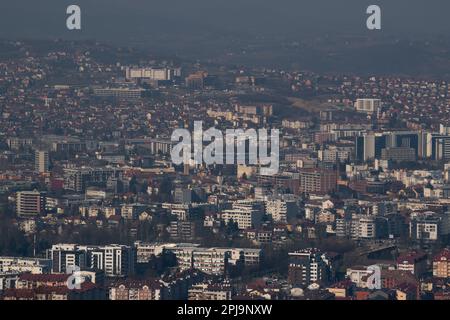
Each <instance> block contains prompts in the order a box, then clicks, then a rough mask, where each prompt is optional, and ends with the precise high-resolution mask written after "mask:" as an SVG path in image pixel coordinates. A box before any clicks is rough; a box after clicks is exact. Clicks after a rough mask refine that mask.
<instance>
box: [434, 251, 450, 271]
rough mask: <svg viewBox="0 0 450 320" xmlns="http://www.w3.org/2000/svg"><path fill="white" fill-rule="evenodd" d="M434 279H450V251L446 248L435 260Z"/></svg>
mask: <svg viewBox="0 0 450 320" xmlns="http://www.w3.org/2000/svg"><path fill="white" fill-rule="evenodd" d="M433 277H436V278H449V277H450V249H448V248H445V249H444V250H442V251H441V252H440V253H439V254H438V255H436V256H435V257H434V259H433Z"/></svg>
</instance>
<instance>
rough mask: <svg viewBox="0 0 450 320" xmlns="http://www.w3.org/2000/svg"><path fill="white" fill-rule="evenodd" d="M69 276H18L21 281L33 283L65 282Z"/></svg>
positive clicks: (25, 274)
mask: <svg viewBox="0 0 450 320" xmlns="http://www.w3.org/2000/svg"><path fill="white" fill-rule="evenodd" d="M69 277H70V274H31V273H23V274H21V275H19V280H21V281H34V282H66V281H67V279H68V278H69Z"/></svg>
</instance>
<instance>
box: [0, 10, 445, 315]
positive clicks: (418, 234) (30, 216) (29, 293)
mask: <svg viewBox="0 0 450 320" xmlns="http://www.w3.org/2000/svg"><path fill="white" fill-rule="evenodd" d="M363 13H364V12H363ZM363 27H365V25H364V24H363ZM268 38H270V37H269V36H268ZM449 40H450V39H449V38H448V30H447V37H446V38H445V37H442V38H438V39H436V38H432V37H430V38H426V39H424V38H420V39H416V40H414V41H410V42H408V41H407V40H404V39H403V38H398V39H397V38H395V37H394V36H387V37H386V38H381V37H378V36H373V37H372V36H368V37H367V38H364V39H363V40H361V39H360V37H358V36H354V37H353V36H349V35H345V36H334V37H333V39H330V40H329V41H330V43H331V42H332V43H333V45H330V44H327V43H325V42H324V39H323V38H322V37H311V38H308V39H306V38H305V40H302V41H291V40H286V39H283V38H278V37H273V38H270V39H266V40H264V41H267V42H264V41H262V40H261V39H260V38H258V39H256V40H255V39H254V41H253V42H248V43H247V44H244V43H242V42H240V41H239V44H238V45H236V46H235V47H229V46H228V45H227V49H226V50H224V51H223V52H222V53H221V54H220V55H215V54H210V58H205V56H204V55H207V54H209V53H206V52H204V53H203V55H202V56H201V58H200V55H199V58H198V59H193V58H192V55H193V53H192V51H190V52H189V53H186V56H183V54H182V53H181V54H180V52H181V51H180V52H178V51H177V52H176V53H175V52H174V53H173V54H166V53H161V52H158V53H154V51H152V50H150V49H148V48H146V47H142V46H132V45H130V46H125V45H120V44H115V43H110V42H107V41H104V42H103V41H94V40H85V39H83V40H76V41H75V40H67V39H63V38H57V39H56V38H55V39H25V38H23V39H22V38H21V39H19V40H17V39H6V38H5V39H1V40H0V300H178V301H186V300H188V301H192V300H201V301H205V300H221V301H248V300H250V301H266V302H267V301H274V300H291V301H292V300H296V301H300V300H450V83H449V81H450V59H449V57H450V41H449ZM225 41H229V40H224V43H225ZM263 43H264V44H263ZM275 43H278V45H275ZM330 46H334V48H333V49H330ZM275 47H278V48H279V50H275V49H274V48H275ZM381 47H382V48H387V49H383V50H386V51H383V52H384V53H385V54H386V56H390V58H389V59H388V58H386V60H388V62H387V63H388V64H393V65H394V64H395V65H396V66H395V67H392V70H394V71H392V72H386V70H385V69H383V70H382V71H380V72H373V68H375V69H376V66H375V67H373V66H372V67H371V68H367V67H366V65H365V66H361V70H360V72H358V71H357V70H356V69H358V65H359V64H361V65H363V64H364V63H365V62H364V59H363V58H361V57H363V56H364V53H365V52H367V51H368V50H371V49H372V48H381ZM419 47H420V48H425V49H423V50H426V51H423V52H426V56H427V58H426V59H425V58H424V59H423V60H420V59H419V60H417V59H418V58H417V57H415V52H416V51H415V50H416V48H419ZM312 48H314V49H312ZM349 48H351V49H350V51H354V52H355V57H358V58H354V59H350V60H352V61H347V56H346V54H344V52H348V51H346V50H349ZM166 49H167V48H166ZM205 50H206V49H205ZM308 50H313V51H311V52H315V53H316V54H317V59H322V58H323V59H329V60H327V61H328V63H329V64H333V63H334V62H336V61H340V62H339V63H338V62H336V63H335V64H334V67H330V70H329V71H326V70H323V68H322V69H319V68H315V67H311V66H310V65H308V63H307V61H308V59H312V58H311V57H308V58H305V56H303V54H304V52H310V51H308ZM391 50H392V56H391ZM417 50H419V49H417ZM405 52H411V53H410V55H408V54H406V55H405ZM423 52H422V53H423ZM266 55H267V60H265V59H264V58H263V57H264V56H266ZM297 55H298V56H299V61H301V62H299V63H293V62H292V61H291V60H292V59H293V60H295V59H296V58H295V57H296V56H297ZM301 55H302V56H301ZM281 56H284V57H285V59H286V60H283V61H279V62H280V63H279V64H278V65H277V64H276V63H275V64H274V61H275V60H279V59H281V58H280V57H281ZM300 56H301V57H300ZM252 57H258V58H254V59H253V58H252ZM344 57H345V58H344ZM408 59H411V60H410V61H409V60H408ZM250 60H251V61H250ZM406 60H408V61H406ZM333 61H334V62H333ZM402 61H403V62H404V64H402ZM377 63H379V62H377ZM347 66H348V67H347ZM409 66H411V67H410V68H409ZM325 67H326V66H325ZM325 67H324V68H325ZM346 68H347V69H348V70H349V71H346ZM325 69H326V68H325ZM387 69H389V68H387ZM355 70H356V71H355ZM176 159H177V160H176ZM268 310H269V309H268ZM268 310H262V309H261V310H259V311H261V312H265V311H268ZM210 311H211V310H209V311H208V315H209V312H210ZM235 311H236V312H239V310H235ZM186 312H187V311H186ZM230 312H231V310H230ZM242 312H244V310H242ZM268 312H269V313H270V311H268Z"/></svg>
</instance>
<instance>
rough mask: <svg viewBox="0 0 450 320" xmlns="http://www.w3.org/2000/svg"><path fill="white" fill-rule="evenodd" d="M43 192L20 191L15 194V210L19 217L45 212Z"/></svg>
mask: <svg viewBox="0 0 450 320" xmlns="http://www.w3.org/2000/svg"><path fill="white" fill-rule="evenodd" d="M45 200H46V199H45V193H43V192H39V191H37V190H34V191H22V192H17V194H16V212H17V215H18V216H19V217H33V216H39V215H41V214H43V213H44V212H45Z"/></svg>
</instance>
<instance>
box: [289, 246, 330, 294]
mask: <svg viewBox="0 0 450 320" xmlns="http://www.w3.org/2000/svg"><path fill="white" fill-rule="evenodd" d="M329 271H330V268H329V266H328V260H327V258H326V255H325V254H324V253H322V252H320V251H319V250H317V249H305V250H300V251H296V252H290V253H289V273H288V281H289V283H290V284H291V285H293V286H309V285H310V284H312V283H327V282H328V275H329Z"/></svg>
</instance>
